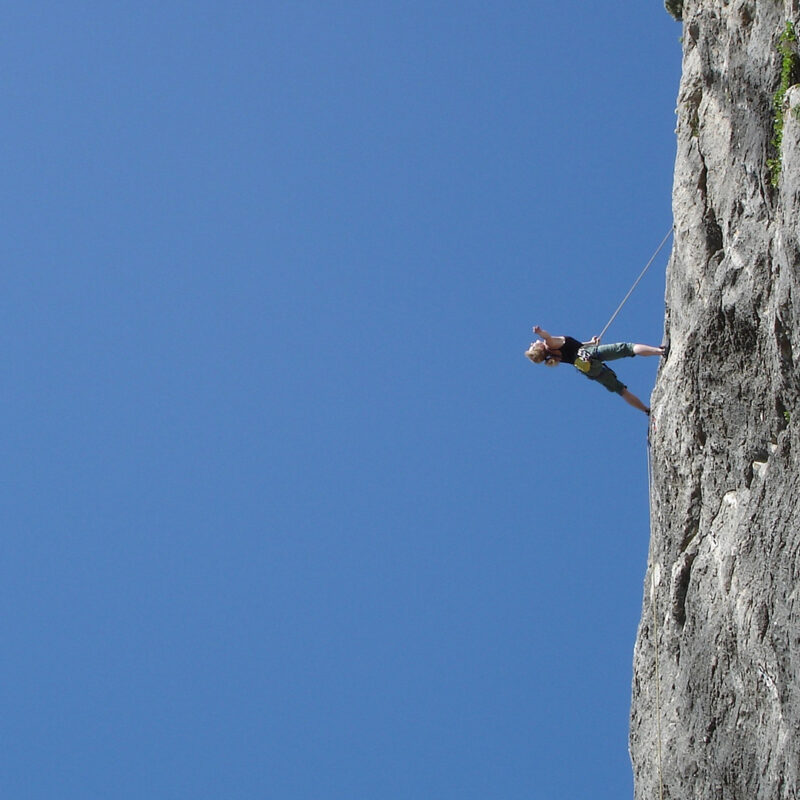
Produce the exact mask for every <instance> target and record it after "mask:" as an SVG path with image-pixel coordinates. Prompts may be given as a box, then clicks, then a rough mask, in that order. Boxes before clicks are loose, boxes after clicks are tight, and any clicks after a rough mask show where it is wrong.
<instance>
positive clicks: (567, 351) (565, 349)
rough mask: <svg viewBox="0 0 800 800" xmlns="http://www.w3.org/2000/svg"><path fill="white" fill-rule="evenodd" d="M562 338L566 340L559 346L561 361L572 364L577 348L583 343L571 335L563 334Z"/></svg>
mask: <svg viewBox="0 0 800 800" xmlns="http://www.w3.org/2000/svg"><path fill="white" fill-rule="evenodd" d="M564 338H565V339H566V341H565V342H564V344H563V345H562V346H561V361H562V362H563V363H564V364H574V363H575V358H576V356H577V355H578V350H580V348H581V347H583V344H582V343H581V342H579V341H578V340H577V339H573V338H572V337H571V336H565V337H564Z"/></svg>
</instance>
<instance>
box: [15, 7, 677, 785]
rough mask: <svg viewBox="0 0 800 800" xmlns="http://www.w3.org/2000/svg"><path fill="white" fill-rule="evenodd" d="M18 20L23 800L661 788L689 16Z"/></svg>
mask: <svg viewBox="0 0 800 800" xmlns="http://www.w3.org/2000/svg"><path fill="white" fill-rule="evenodd" d="M0 21H2V30H3V39H4V42H3V47H2V49H1V50H0V60H1V61H2V82H1V83H0V86H2V102H3V106H4V108H5V120H6V123H5V126H4V147H3V155H2V171H3V183H4V187H5V191H4V192H3V194H2V200H0V202H2V205H3V207H2V218H3V220H4V227H5V236H4V239H3V241H4V251H5V252H4V258H3V262H4V269H3V270H2V273H0V275H1V277H0V280H1V281H2V293H0V303H2V314H0V336H2V345H3V346H2V366H3V371H4V374H5V380H4V382H3V387H4V388H3V392H2V403H3V409H4V420H5V425H4V434H5V446H4V451H5V458H4V459H3V466H2V487H3V503H2V506H3V517H4V519H3V526H2V527H3V553H2V558H1V559H0V569H1V570H2V573H1V574H0V586H2V623H0V624H1V625H2V627H1V628H0V636H1V637H2V642H3V657H2V660H0V661H1V663H0V686H1V687H2V693H3V697H2V707H3V713H2V722H0V730H2V735H3V747H2V755H0V789H2V793H3V796H4V797H8V798H36V799H37V800H38V798H53V797H59V798H90V797H114V798H141V797H149V798H192V799H193V800H198V798H220V797H226V798H275V800H306V799H308V800H312V799H313V800H319V799H320V798H325V799H326V800H338V799H339V798H342V799H344V798H347V799H348V800H351V799H352V798H380V800H406V799H409V800H410V799H411V798H414V800H416V799H417V798H443V799H448V798H453V799H455V798H457V799H458V800H469V798H481V799H483V798H487V797H492V798H503V800H516V798H520V799H521V798H526V800H527V799H528V798H538V797H541V798H553V797H570V798H580V797H592V798H593V800H604V799H605V798H619V797H625V796H630V794H631V791H632V787H631V776H630V768H629V762H628V755H627V725H628V710H629V697H630V682H631V660H632V650H633V643H634V638H635V633H636V625H637V622H638V618H639V613H640V605H641V596H642V580H643V576H644V571H645V567H646V559H647V543H648V519H647V494H646V489H647V478H646V454H645V436H646V428H647V425H646V420H645V418H644V416H643V415H641V414H640V413H639V412H637V411H635V410H633V409H631V408H630V407H628V406H627V405H626V404H625V403H624V402H622V401H621V400H620V399H619V398H616V397H614V396H612V395H610V394H608V393H607V392H605V391H604V390H603V389H602V388H600V387H599V386H594V385H592V384H590V383H589V382H587V381H585V380H584V379H583V378H582V377H581V376H579V375H577V374H576V373H574V372H573V371H572V370H570V369H567V368H566V367H562V368H560V369H559V370H556V371H555V372H553V371H549V370H548V371H545V370H544V369H542V368H539V367H533V366H532V365H531V364H530V363H528V362H527V360H526V359H524V358H523V356H522V352H523V350H524V349H525V347H526V346H527V344H528V343H529V341H530V339H531V333H530V328H531V326H532V325H533V324H535V323H538V324H541V325H543V326H544V327H546V328H548V329H549V330H551V331H552V332H554V333H568V334H571V335H574V336H577V337H585V338H588V337H589V336H591V335H592V334H595V333H598V332H599V331H600V329H601V328H602V327H603V325H604V324H605V322H606V321H607V320H608V318H609V317H610V315H611V313H612V312H613V310H614V309H615V308H616V306H617V304H618V302H619V301H620V299H621V298H622V296H623V295H624V294H625V292H626V291H627V289H628V287H629V286H630V284H631V283H632V281H633V280H634V278H635V277H636V275H637V274H638V273H639V271H640V270H641V268H642V266H643V265H644V263H645V262H646V261H647V259H648V258H649V256H650V254H651V253H652V252H653V250H654V249H655V247H656V246H657V244H658V243H659V242H660V241H661V238H662V237H663V236H664V234H665V232H666V231H667V230H668V228H669V225H670V224H671V216H670V189H671V180H672V165H673V159H674V150H675V146H674V133H673V131H674V105H675V97H676V94H677V85H678V78H679V68H680V45H679V41H678V40H679V36H680V27H679V26H678V25H677V24H676V23H675V22H674V21H673V20H672V18H671V17H670V16H669V15H668V14H667V13H666V12H665V11H664V10H663V8H662V5H661V3H660V2H657V1H656V0H654V2H652V3H630V4H624V5H620V4H618V5H616V6H615V5H614V4H586V3H578V2H572V0H567V1H565V2H561V3H557V4H553V6H552V7H548V8H547V9H540V8H536V7H534V4H531V3H529V2H528V3H523V2H505V1H502V0H501V2H497V3H494V4H486V3H475V2H460V3H454V2H431V0H427V2H413V1H408V2H399V1H397V2H396V1H394V0H387V2H379V3H376V2H357V1H356V0H347V1H346V2H336V0H333V1H332V2H318V1H313V0H293V2H271V0H266V2H258V3H257V2H228V3H221V2H208V1H207V0H196V2H172V1H170V0H168V1H167V2H159V3H154V2H148V0H144V2H142V0H138V1H137V2H135V3H134V2H114V3H107V2H106V3H100V2H93V1H91V0H87V1H86V2H66V3H60V4H56V3H43V2H37V0H32V2H27V3H24V4H22V3H16V4H10V5H9V4H7V6H6V8H4V9H3V11H2V12H0ZM665 262H666V252H665V253H663V254H662V256H661V258H660V259H659V260H658V261H657V262H656V263H655V264H654V266H653V268H652V269H651V271H650V272H649V273H648V275H647V276H646V278H645V279H644V280H643V281H642V284H641V285H640V288H639V289H638V290H637V292H636V294H635V295H634V296H633V298H632V299H631V300H630V301H629V303H628V305H627V306H626V307H625V309H624V311H623V313H622V314H621V315H620V317H619V318H618V319H617V321H616V322H615V323H614V325H613V326H612V328H611V330H610V331H609V332H608V334H607V336H606V341H613V340H633V341H643V342H648V343H658V342H660V340H661V337H662V325H663V293H664V264H665ZM654 362H655V359H636V360H633V361H630V362H622V363H621V364H620V366H619V370H618V372H619V374H620V376H621V377H622V379H623V380H625V381H626V382H627V383H628V384H629V386H630V388H631V390H632V391H633V392H635V393H636V394H639V395H640V396H642V397H644V398H646V397H647V396H648V395H649V392H650V390H651V388H652V385H653V382H654V379H655V374H656V367H657V365H656V364H655V363H654Z"/></svg>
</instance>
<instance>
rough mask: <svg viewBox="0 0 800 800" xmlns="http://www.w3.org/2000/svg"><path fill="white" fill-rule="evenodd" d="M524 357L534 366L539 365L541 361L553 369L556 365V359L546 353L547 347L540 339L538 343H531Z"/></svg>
mask: <svg viewBox="0 0 800 800" xmlns="http://www.w3.org/2000/svg"><path fill="white" fill-rule="evenodd" d="M525 356H526V358H529V359H530V360H531V361H533V363H534V364H541V363H542V362H543V361H544V363H545V364H547V366H548V367H555V366H556V365H557V364H558V359H557V358H555V357H554V356H553V355H552V353H550V352H549V351H548V349H547V345H546V344H545V343H544V342H543V341H542V340H541V339H539V341H538V342H531V346H530V347H529V348H528V349H527V350H526V351H525Z"/></svg>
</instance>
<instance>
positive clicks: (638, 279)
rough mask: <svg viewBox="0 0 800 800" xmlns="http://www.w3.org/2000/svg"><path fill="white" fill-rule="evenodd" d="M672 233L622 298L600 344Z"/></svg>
mask: <svg viewBox="0 0 800 800" xmlns="http://www.w3.org/2000/svg"><path fill="white" fill-rule="evenodd" d="M672 231H673V229H672V228H670V229H669V230H668V231H667V235H666V236H665V237H664V239H663V240H662V242H661V244H660V245H659V246H658V248H657V249H656V251H655V253H653V255H652V256H651V257H650V260H649V261H648V262H647V264H645V267H644V269H643V270H642V271H641V273H640V274H639V277H638V278H637V279H636V280H635V281H634V282H633V286H631V288H630V289H629V290H628V294H626V295H625V297H623V298H622V302H621V303H620V304H619V305H618V306H617V310H616V311H615V312H614V313H613V314H612V315H611V319H610V320H609V321H608V322H607V323H606V326H605V328H603V330H602V331H601V332H600V335H599V336H598V337H597V341H598V342H599V341H600V340H601V339H602V338H603V336H605V333H606V331H607V330H608V329H609V328H610V327H611V323H612V322H613V321H614V320H615V319H616V318H617V314H619V312H620V311H622V307H623V306H624V305H625V303H627V302H628V298H629V297H630V296H631V295H632V294H633V291H634V289H635V288H636V287H637V286H638V285H639V281H640V280H641V279H642V278H644V276H645V273H646V272H647V270H648V269H650V265H651V264H652V263H653V262H654V261H655V260H656V256H657V255H658V254H659V253H660V252H661V248H662V247H664V245H665V244H666V243H667V239H669V237H670V236H671V235H672Z"/></svg>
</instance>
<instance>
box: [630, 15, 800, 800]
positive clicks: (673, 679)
mask: <svg viewBox="0 0 800 800" xmlns="http://www.w3.org/2000/svg"><path fill="white" fill-rule="evenodd" d="M667 7H668V10H670V11H671V13H673V16H676V17H680V18H681V24H682V27H683V35H682V39H681V42H682V48H683V74H682V78H681V84H680V89H679V94H678V103H677V156H676V162H675V177H674V187H673V214H674V224H675V238H674V243H673V251H672V255H671V257H670V261H669V265H668V268H667V285H666V319H665V336H666V337H667V338H668V339H669V341H670V343H671V353H670V356H669V359H668V360H667V361H666V363H664V364H663V366H662V368H661V370H660V373H659V376H658V380H657V383H656V387H655V390H654V393H653V397H652V407H653V414H652V419H651V431H650V440H651V540H650V552H649V561H648V568H647V575H646V579H645V591H644V602H643V609H642V618H641V622H640V625H639V631H638V635H637V641H636V647H635V654H634V677H633V693H632V709H631V729H630V751H631V759H632V762H633V769H634V781H635V797H636V798H637V800H639V799H641V800H644V798H648V800H652V798H659V797H663V798H672V799H673V800H678V799H679V798H680V800H689V798H703V799H704V800H790V799H791V800H797V799H798V798H800V433H798V432H799V431H800V374H799V373H800V240H799V237H800V86H798V85H796V84H797V83H798V82H800V58H799V57H798V42H797V39H798V35H800V0H780V1H776V0H684V2H677V0H669V2H668V3H667Z"/></svg>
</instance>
